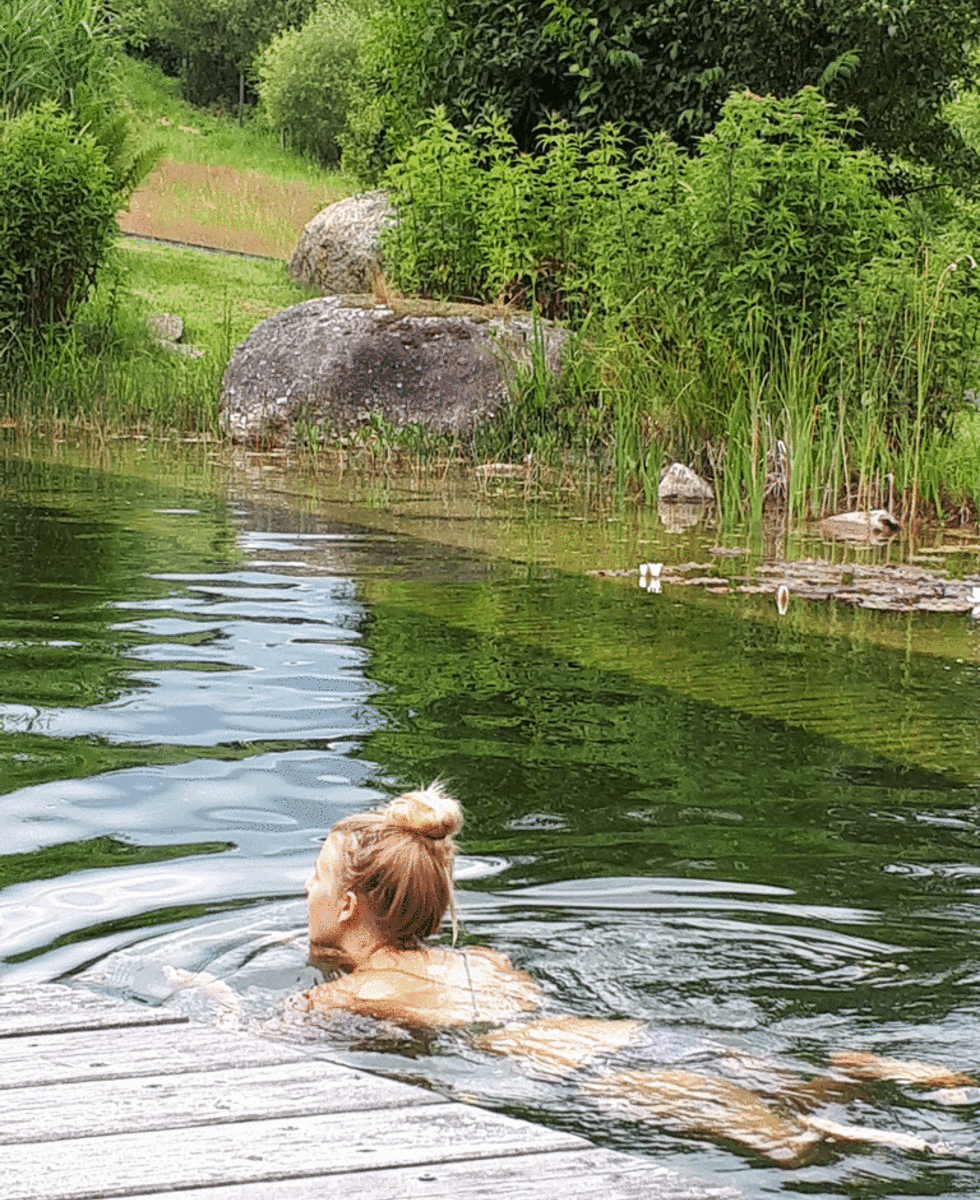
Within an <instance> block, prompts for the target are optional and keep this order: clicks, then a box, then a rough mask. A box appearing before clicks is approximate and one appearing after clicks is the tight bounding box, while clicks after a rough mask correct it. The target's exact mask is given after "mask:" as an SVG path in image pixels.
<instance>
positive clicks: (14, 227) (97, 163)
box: [0, 103, 119, 336]
mask: <svg viewBox="0 0 980 1200" xmlns="http://www.w3.org/2000/svg"><path fill="white" fill-rule="evenodd" d="M118 207H119V194H118V192H117V190H116V188H115V184H114V180H113V177H112V172H111V170H110V169H109V167H108V166H107V165H106V161H105V155H104V154H103V152H102V150H101V149H100V148H99V146H98V145H97V144H96V142H95V139H94V138H92V137H91V136H90V135H89V134H84V133H82V134H80V133H78V132H77V129H76V128H75V125H74V122H73V121H72V118H71V117H70V116H69V115H68V114H64V113H58V112H57V111H56V110H55V107H54V105H53V104H50V103H47V104H42V105H40V106H38V107H37V108H33V109H30V110H28V111H27V112H24V113H22V114H21V115H20V116H18V117H15V118H14V119H13V120H11V121H8V122H7V123H6V125H5V126H4V127H3V129H2V131H0V213H2V214H3V217H2V221H0V329H2V330H4V331H5V332H6V334H7V335H8V336H9V335H10V334H12V333H17V332H19V331H21V330H24V329H36V328H38V327H39V326H43V325H47V324H53V323H65V322H67V321H68V320H69V319H70V317H71V315H72V312H73V310H74V309H75V307H76V306H77V305H78V303H79V302H80V301H81V300H83V299H84V298H85V297H86V296H87V295H88V292H89V290H90V288H91V287H92V285H93V284H94V282H95V277H96V273H97V271H98V268H99V266H100V264H101V263H102V261H103V259H104V258H105V256H106V254H107V253H108V250H109V247H110V245H111V242H112V239H113V235H114V233H115V230H116V224H115V216H116V210H117V209H118Z"/></svg>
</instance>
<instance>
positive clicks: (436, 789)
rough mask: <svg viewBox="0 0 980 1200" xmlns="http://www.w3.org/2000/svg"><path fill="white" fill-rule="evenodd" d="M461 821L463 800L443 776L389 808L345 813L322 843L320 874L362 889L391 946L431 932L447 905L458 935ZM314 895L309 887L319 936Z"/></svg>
mask: <svg viewBox="0 0 980 1200" xmlns="http://www.w3.org/2000/svg"><path fill="white" fill-rule="evenodd" d="M462 825H463V814H462V811H461V809H460V807H459V805H458V804H457V803H456V801H455V800H454V799H453V798H452V797H451V796H449V795H447V794H446V792H444V791H443V789H442V787H441V786H440V785H439V784H438V783H434V784H431V785H430V786H429V787H427V788H424V789H422V790H421V791H417V792H406V793H405V795H403V796H399V797H398V798H397V799H395V800H392V801H391V803H390V804H387V805H385V806H384V807H383V808H379V809H374V810H372V811H370V812H365V813H354V814H352V815H351V816H349V817H344V818H342V819H341V820H340V821H338V822H337V824H336V825H335V826H334V827H333V829H332V830H331V831H330V835H329V836H328V838H327V840H326V841H325V842H324V844H323V849H322V850H321V852H320V858H319V859H318V862H317V875H318V876H322V877H324V878H327V877H329V880H330V889H331V892H332V893H334V894H336V896H337V897H341V896H343V895H345V894H347V893H352V894H353V895H354V896H355V897H357V899H358V901H359V902H361V903H363V905H364V908H365V910H366V914H367V915H368V916H370V918H371V920H372V921H373V923H374V924H375V926H376V927H377V930H378V932H379V933H380V934H381V936H382V937H383V938H384V940H385V942H386V943H387V944H388V945H390V946H397V947H400V948H408V947H411V946H415V945H417V944H418V943H419V942H421V941H422V940H423V939H424V938H427V937H430V936H431V935H432V934H434V933H436V932H437V931H438V929H439V926H440V924H441V923H442V918H443V917H444V916H445V913H446V910H447V908H448V909H449V910H450V911H451V912H452V916H453V934H454V938H455V932H456V913H455V906H454V903H453V858H454V857H455V853H456V846H455V842H454V840H453V838H454V836H455V834H457V833H458V832H459V830H460V829H461V828H462ZM308 891H310V888H309V885H308ZM313 898H314V892H313V891H310V899H311V910H310V925H311V939H314V940H316V939H315V935H314V912H313ZM338 911H340V910H338ZM323 936H324V937H328V936H329V934H328V933H324V935H323Z"/></svg>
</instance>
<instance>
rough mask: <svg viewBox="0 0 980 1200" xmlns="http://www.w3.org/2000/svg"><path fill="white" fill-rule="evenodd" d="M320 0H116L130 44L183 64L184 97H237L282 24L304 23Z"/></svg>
mask: <svg viewBox="0 0 980 1200" xmlns="http://www.w3.org/2000/svg"><path fill="white" fill-rule="evenodd" d="M314 4H315V0H113V7H114V9H115V11H117V12H118V13H119V17H120V22H121V26H122V28H123V30H124V31H125V35H126V39H127V42H128V44H130V45H132V46H134V47H136V48H138V49H140V50H142V51H143V52H144V53H146V54H147V55H148V56H150V57H153V58H154V60H155V61H157V62H158V63H159V64H160V65H161V66H164V67H165V66H166V65H167V64H168V63H169V62H170V61H172V60H173V59H174V58H176V59H178V60H179V62H180V63H181V64H182V65H181V84H182V89H183V94H184V98H185V99H186V100H189V101H191V102H192V103H194V104H201V105H204V104H211V103H213V102H215V101H218V100H221V99H224V100H227V101H231V102H234V101H237V100H238V96H239V82H240V80H242V79H244V80H248V81H249V82H252V79H253V72H252V63H253V60H254V59H255V56H256V55H257V54H258V52H259V51H260V50H261V48H262V47H263V46H264V45H266V43H267V42H268V41H269V40H270V39H271V38H272V37H274V36H275V34H277V33H278V32H279V31H280V30H282V29H293V28H296V27H298V26H299V25H301V24H302V23H303V22H304V21H305V20H306V19H307V17H308V16H309V15H310V13H311V12H312V11H313V7H314Z"/></svg>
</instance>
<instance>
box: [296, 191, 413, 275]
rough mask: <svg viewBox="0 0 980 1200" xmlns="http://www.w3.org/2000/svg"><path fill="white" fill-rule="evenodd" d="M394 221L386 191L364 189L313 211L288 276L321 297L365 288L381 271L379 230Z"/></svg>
mask: <svg viewBox="0 0 980 1200" xmlns="http://www.w3.org/2000/svg"><path fill="white" fill-rule="evenodd" d="M393 220H394V211H393V209H392V208H391V205H390V204H389V203H388V193H387V192H365V193H364V194H363V195H360V196H351V197H349V198H348V199H347V200H340V201H339V202H338V203H337V204H331V205H329V207H327V208H325V209H323V211H322V212H319V213H317V215H316V216H315V217H314V218H313V220H312V221H310V222H309V224H308V225H307V226H306V228H305V229H304V230H303V232H302V234H301V235H300V239H299V242H298V243H297V244H296V249H295V250H294V251H293V254H292V257H291V258H290V260H289V277H290V279H294V280H296V281H297V283H304V284H307V285H309V286H310V287H315V288H317V289H319V291H320V292H321V293H322V294H323V295H325V296H327V295H329V296H337V295H348V294H353V293H357V292H370V291H371V289H372V288H373V286H374V280H375V277H376V276H377V275H380V273H381V234H382V232H383V231H384V229H385V228H386V227H387V226H388V225H389V224H390V223H391V222H392V221H393Z"/></svg>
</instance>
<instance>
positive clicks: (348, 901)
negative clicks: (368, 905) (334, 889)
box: [337, 892, 361, 921]
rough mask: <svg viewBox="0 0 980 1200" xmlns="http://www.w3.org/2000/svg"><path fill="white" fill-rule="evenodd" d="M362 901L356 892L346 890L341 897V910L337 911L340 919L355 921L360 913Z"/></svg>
mask: <svg viewBox="0 0 980 1200" xmlns="http://www.w3.org/2000/svg"><path fill="white" fill-rule="evenodd" d="M360 907H361V905H360V901H359V900H358V898H357V894H356V893H355V892H344V894H343V896H341V898H340V910H339V911H338V913H337V920H338V921H353V920H354V919H355V918H356V917H357V916H358V914H359V913H360Z"/></svg>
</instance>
